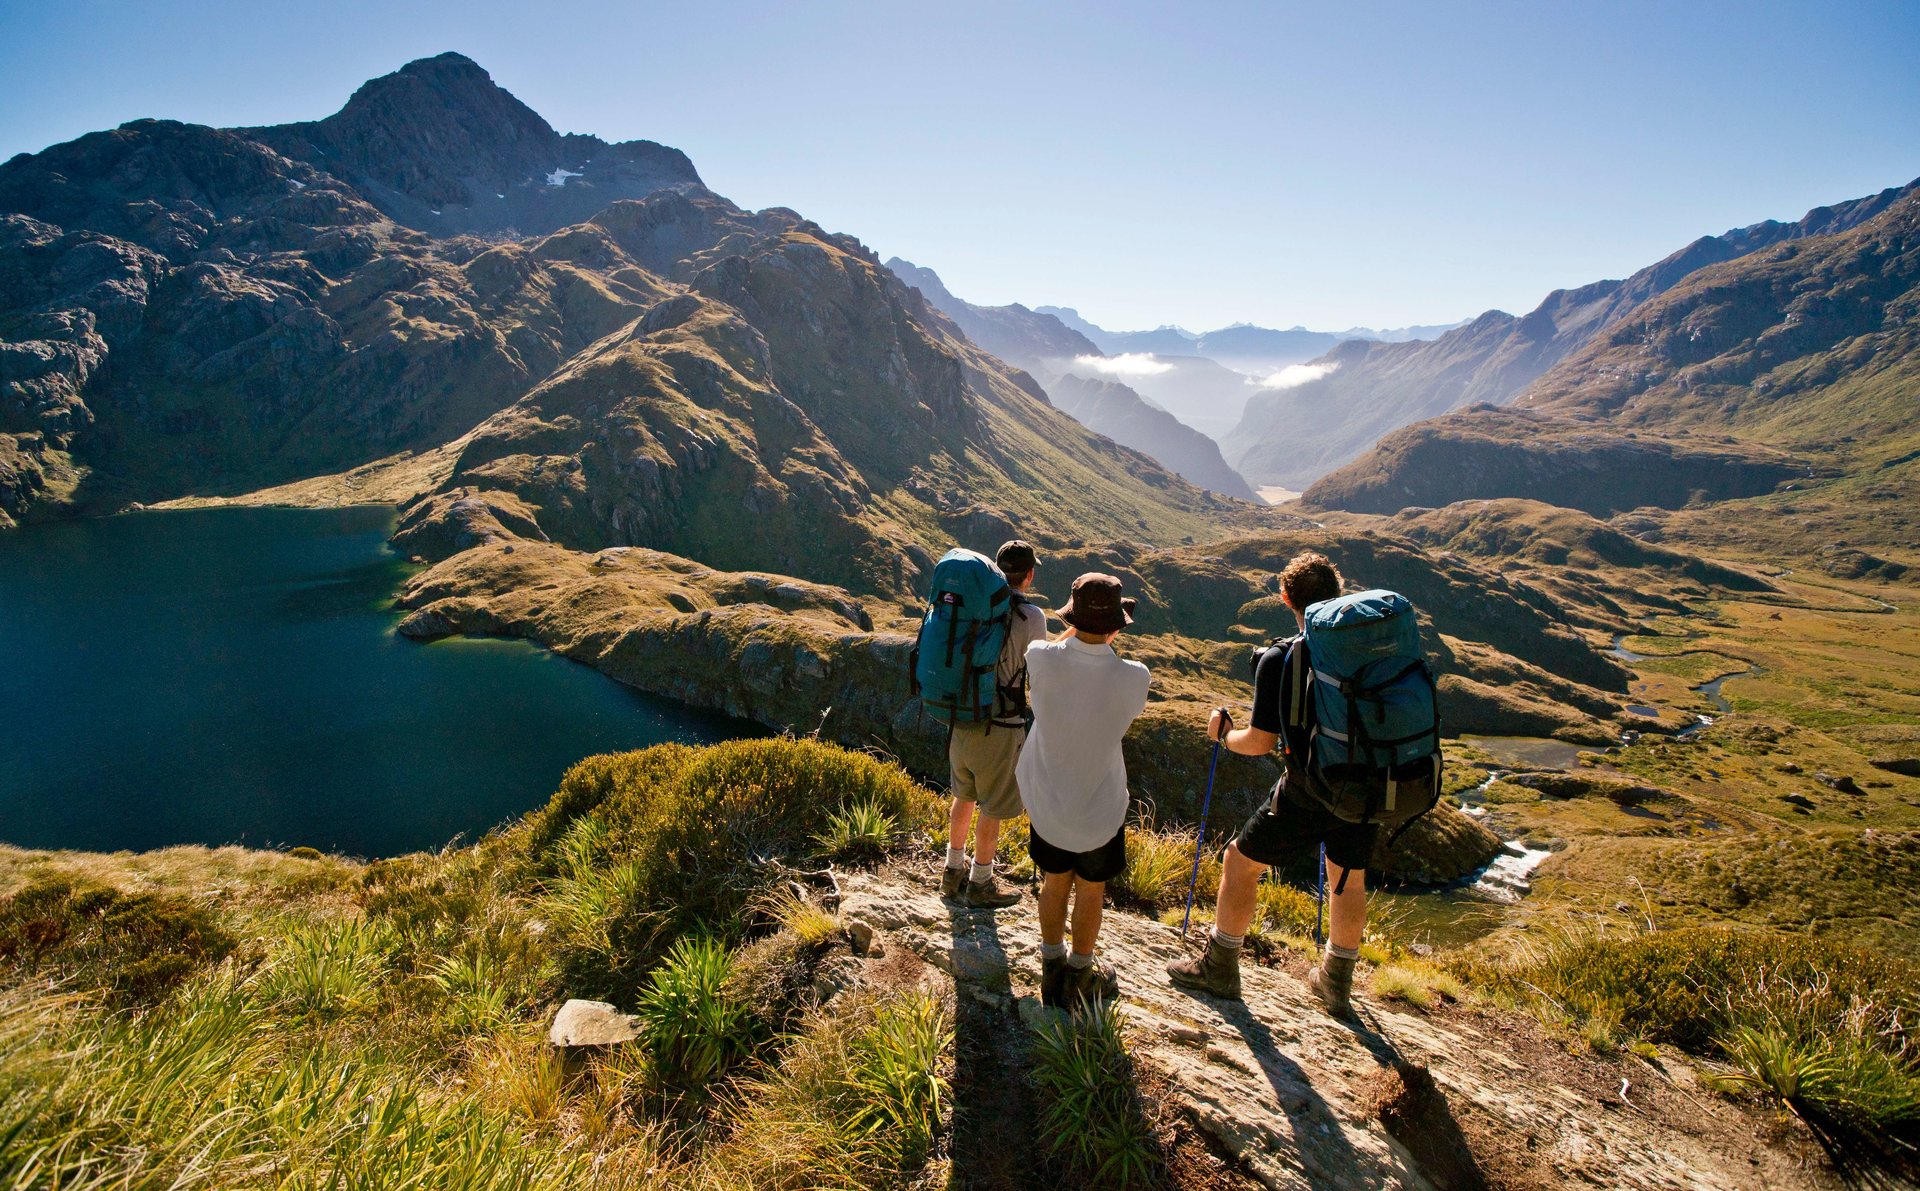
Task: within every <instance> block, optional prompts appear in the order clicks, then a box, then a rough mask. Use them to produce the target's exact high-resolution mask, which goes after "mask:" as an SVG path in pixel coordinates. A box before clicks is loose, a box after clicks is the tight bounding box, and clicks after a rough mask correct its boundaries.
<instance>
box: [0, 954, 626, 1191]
mask: <svg viewBox="0 0 1920 1191" xmlns="http://www.w3.org/2000/svg"><path fill="white" fill-rule="evenodd" d="M75 1008H76V1007H75V1006H72V1005H70V1004H69V1005H62V1004H60V1003H57V1002H55V1003H49V1002H47V1001H45V1000H43V999H35V998H31V997H27V996H24V995H22V994H20V993H18V992H15V993H13V994H10V995H9V997H8V999H7V1000H6V1001H5V1003H4V1004H0V1036H4V1038H5V1041H6V1045H4V1046H0V1180H4V1181H5V1182H6V1183H7V1185H9V1186H19V1187H29V1186H46V1187H62V1188H68V1187H74V1188H84V1187H104V1186H115V1187H122V1186H178V1187H185V1186H206V1187H239V1186H263V1185H269V1184H271V1185H280V1184H283V1183H293V1184H300V1183H305V1184H308V1185H338V1186H375V1185H378V1186H383V1187H472V1188H484V1189H492V1188H501V1189H516V1191H520V1189H524V1191H532V1189H535V1188H549V1187H551V1188H563V1187H570V1186H579V1185H582V1184H583V1183H584V1182H585V1181H586V1180H587V1179H588V1177H589V1175H590V1167H589V1164H588V1160H587V1158H586V1157H585V1156H584V1155H580V1154H570V1153H566V1152H562V1151H559V1150H556V1149H554V1148H553V1147H550V1146H540V1145H536V1144H534V1143H533V1142H531V1141H530V1140H529V1139H528V1138H527V1137H526V1136H525V1135H524V1134H523V1132H522V1131H521V1130H520V1129H519V1128H517V1127H516V1126H515V1125H514V1123H513V1122H512V1121H511V1120H510V1119H509V1118H508V1117H507V1116H505V1115H504V1114H501V1113H498V1112H496V1111H493V1110H491V1109H489V1108H488V1107H486V1106H485V1105H484V1104H483V1103H482V1101H481V1100H480V1099H479V1098H476V1097H461V1096H449V1095H445V1094H443V1093H442V1091H441V1090H440V1089H439V1088H438V1087H436V1086H435V1085H434V1084H433V1082H432V1081H431V1080H430V1079H428V1078H427V1077H425V1076H424V1075H423V1074H422V1073H421V1071H420V1069H419V1068H418V1066H413V1067H409V1066H408V1065H407V1064H405V1063H401V1062H397V1061H393V1060H392V1059H391V1058H390V1057H388V1056H383V1055H382V1054H380V1053H379V1052H377V1051H366V1050H363V1049H358V1048H355V1047H352V1046H343V1047H336V1046H335V1045H332V1044H329V1043H326V1042H319V1041H315V1036H313V1035H310V1034H305V1033H301V1032H294V1031H284V1030H280V1029H278V1028H276V1019H275V1018H274V1017H273V1015H272V1013H271V1011H270V1010H269V1009H268V1008H267V1007H266V1006H264V1005H263V1004H262V1003H261V1002H260V1001H258V1000H257V999H256V998H255V997H254V996H253V995H252V994H251V990H250V989H249V988H248V987H247V985H246V984H245V982H243V981H242V980H240V979H238V978H237V977H236V975H235V974H234V973H233V972H231V971H222V972H218V973H214V974H213V975H211V976H210V977H206V978H202V979H199V980H196V981H195V982H193V983H191V984H189V985H187V986H186V987H183V988H182V989H181V990H180V992H179V993H178V994H176V996H175V997H174V998H173V999H172V1000H171V1001H170V1002H169V1004H168V1005H167V1007H166V1008H165V1010H164V1011H150V1012H144V1013H137V1014H128V1013H104V1014H103V1013H92V1012H76V1011H75Z"/></svg>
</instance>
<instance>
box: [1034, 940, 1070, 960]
mask: <svg viewBox="0 0 1920 1191" xmlns="http://www.w3.org/2000/svg"><path fill="white" fill-rule="evenodd" d="M1040 958H1041V959H1065V958H1067V945H1066V944H1065V943H1042V944H1040Z"/></svg>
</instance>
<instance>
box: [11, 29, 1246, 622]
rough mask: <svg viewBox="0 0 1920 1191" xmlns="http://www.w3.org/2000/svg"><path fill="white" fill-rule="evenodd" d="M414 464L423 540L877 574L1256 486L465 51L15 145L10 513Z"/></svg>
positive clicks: (1155, 523) (802, 229) (1144, 521)
mask: <svg viewBox="0 0 1920 1191" xmlns="http://www.w3.org/2000/svg"><path fill="white" fill-rule="evenodd" d="M480 232H484V233H486V235H485V236H482V235H478V234H475V233H480ZM1074 350H1076V351H1077V350H1083V349H1082V348H1081V347H1080V346H1079V345H1077V344H1076V345H1074ZM1216 455H1217V453H1216ZM382 476H399V477H400V478H401V479H400V481H394V482H393V483H391V484H389V485H388V486H387V487H386V488H384V489H383V491H385V492H387V493H388V494H389V498H393V499H399V498H407V499H408V507H407V514H406V521H405V526H404V528H403V530H402V540H403V541H404V543H405V545H406V548H407V549H408V550H409V551H410V552H411V553H417V554H421V555H426V556H430V557H441V556H444V555H447V554H451V553H454V552H457V551H460V550H463V549H465V548H466V547H468V546H471V545H473V544H474V543H476V542H479V541H486V540H490V539H491V538H495V537H498V536H499V535H500V534H501V533H504V532H509V531H511V532H513V533H519V534H522V535H524V536H526V537H528V538H530V539H535V540H538V539H543V538H544V539H548V540H551V541H554V542H556V543H560V544H563V545H566V546H569V547H571V548H574V549H579V550H589V549H600V548H602V547H607V546H651V547H656V548H659V549H663V550H668V551H672V552H676V553H681V554H685V555H688V556H691V557H697V558H699V559H701V560H702V561H703V562H705V563H708V564H709V565H715V566H722V567H726V568H729V569H733V570H742V571H754V570H763V571H774V572H778V573H782V574H787V575H793V576H798V577H801V578H809V579H816V580H820V581H823V582H832V583H839V584H844V585H847V586H849V587H851V588H853V589H855V590H858V591H862V592H908V591H911V590H914V589H916V588H917V587H918V586H919V574H920V570H921V568H922V567H923V566H924V565H926V564H928V563H930V561H931V554H930V552H931V551H934V550H938V549H944V548H945V546H946V544H948V543H949V542H951V541H953V540H961V541H966V542H969V543H972V544H976V545H980V544H984V545H986V546H988V547H991V546H992V545H993V544H994V543H996V542H998V541H1001V540H1004V539H1005V538H1007V537H1010V536H1014V535H1015V534H1021V535H1025V536H1028V537H1031V538H1034V539H1035V540H1036V541H1038V542H1040V543H1041V544H1043V545H1045V546H1055V547H1058V548H1067V546H1068V544H1069V543H1079V542H1081V541H1082V540H1083V539H1086V538H1089V537H1092V538H1096V539H1098V540H1114V539H1118V538H1122V537H1125V538H1127V539H1129V540H1134V541H1142V542H1155V543H1160V544H1171V543H1175V542H1178V541H1179V540H1180V539H1182V538H1186V537H1190V536H1192V535H1194V534H1198V533H1203V532H1210V531H1217V530H1218V529H1219V526H1220V524H1221V523H1222V520H1223V519H1224V520H1225V521H1227V522H1228V523H1231V522H1232V520H1233V517H1234V516H1235V515H1236V513H1235V509H1237V508H1243V507H1244V506H1239V505H1237V503H1236V502H1228V501H1222V500H1219V499H1218V498H1215V497H1213V496H1210V495H1208V494H1206V493H1203V492H1201V491H1200V490H1198V489H1196V488H1194V487H1191V486H1189V485H1188V484H1187V483H1185V482H1183V481H1181V480H1180V479H1179V478H1178V477H1177V476H1175V475H1173V474H1171V473H1170V472H1168V471H1167V470H1165V469H1164V468H1162V467H1161V466H1160V465H1159V464H1156V463H1155V462H1154V461H1153V460H1152V459H1150V458H1148V457H1147V456H1145V455H1143V454H1139V453H1136V452H1134V451H1130V450H1128V449H1126V448H1124V447H1122V446H1118V445H1116V444H1115V443H1113V442H1112V441H1110V440H1108V439H1106V438H1103V437H1100V436H1099V435H1097V434H1095V433H1093V432H1091V431H1089V430H1087V429H1085V428H1084V427H1083V426H1082V425H1081V424H1080V423H1078V422H1076V421H1074V420H1073V419H1072V418H1070V417H1068V416H1066V415H1065V414H1063V413H1061V412H1060V411H1059V410H1057V409H1055V408H1054V407H1053V406H1052V405H1051V404H1049V402H1048V401H1047V400H1046V398H1045V395H1044V394H1043V393H1042V392H1041V391H1040V389H1039V387H1038V386H1037V385H1036V384H1035V383H1034V382H1033V380H1032V379H1031V378H1029V377H1027V376H1026V375H1024V374H1023V373H1020V372H1018V371H1016V370H1014V369H1012V368H1010V367H1008V366H1007V365H1005V364H1003V363H1002V362H1001V361H1000V360H999V359H997V358H996V357H995V356H994V355H991V354H989V353H988V352H987V351H985V350H982V349H981V348H980V347H978V346H976V345H975V344H974V343H973V342H970V341H969V340H968V338H967V337H966V336H965V335H963V334H962V333H961V331H960V330H959V328H958V327H956V326H955V325H954V323H953V322H952V321H951V320H950V319H949V318H948V316H947V315H945V314H942V313H941V312H940V311H939V310H937V309H936V308H934V307H933V306H930V305H929V304H928V303H927V302H926V301H925V300H923V299H922V298H921V296H920V295H919V294H918V293H916V292H915V291H914V290H913V289H912V288H910V287H908V286H907V285H906V284H904V283H903V282H901V281H900V280H899V279H898V278H896V277H895V276H894V275H893V274H892V273H891V272H889V271H888V270H886V269H884V268H882V267H881V265H880V262H879V260H878V259H877V258H876V257H875V256H874V255H873V254H872V253H871V252H870V251H869V250H867V249H866V248H865V247H864V246H863V245H861V244H860V243H859V242H858V241H856V240H854V239H853V238H852V237H850V236H844V235H836V234H832V233H829V232H827V231H825V230H824V229H822V228H820V227H819V226H818V225H816V224H813V223H811V222H809V221H807V220H806V219H804V218H802V217H801V216H799V215H797V214H795V213H794V212H792V211H788V210H784V209H779V208H775V209H771V210H767V211H761V212H749V211H744V210H742V209H740V208H738V207H736V206H734V205H733V204H732V203H729V202H728V201H727V200H725V199H723V198H721V197H720V196H718V195H714V194H712V193H710V192H708V191H706V190H705V189H703V188H702V187H701V186H700V183H699V176H698V174H697V173H695V171H694V170H693V167H692V165H691V164H690V163H689V162H688V161H687V159H686V158H685V157H684V156H683V155H682V154H680V153H679V152H678V151H676V150H672V149H667V148H664V147H662V146H659V145H655V144H652V143H651V142H646V141H631V142H624V143H621V144H608V143H606V142H603V141H600V140H598V139H596V138H591V137H579V136H561V135H559V134H557V133H555V132H554V131H553V129H552V128H551V127H550V126H549V125H547V124H546V122H545V121H544V120H542V119H540V117H539V116H537V115H536V114H535V113H533V112H532V111H531V110H530V109H528V108H527V107H526V106H525V105H523V104H521V103H520V102H519V101H518V100H516V99H514V98H513V97H512V96H511V95H509V94H508V93H507V92H505V91H504V90H501V89H500V88H499V87H497V86H496V85H494V83H493V82H492V81H491V79H489V78H488V76H487V74H486V72H485V71H483V70H481V69H480V67H478V66H477V65H475V64H474V63H472V62H471V61H469V60H467V59H465V58H462V57H460V56H459V55H455V54H446V55H441V56H439V57H436V58H431V59H426V60H423V61H419V62H413V63H409V64H408V65H407V66H405V67H403V68H402V69H400V70H399V71H397V72H396V73H394V74H391V75H388V76H385V77H383V78H379V79H375V80H373V81H372V82H370V83H368V84H366V85H365V86H364V87H362V88H360V90H359V91H357V92H355V94H354V96H353V98H352V99H351V100H349V101H348V103H347V105H346V106H345V107H344V108H343V109H342V110H341V111H340V112H339V113H337V114H335V115H333V116H330V117H328V118H326V119H323V120H318V121H314V122H311V123H305V124H294V125H280V126H276V127H266V128H241V129H217V128H209V127H205V126H202V125H194V124H183V123H179V122H176V121H167V120H139V121H135V122H133V123H130V124H126V125H123V126H121V127H120V128H118V129H115V130H112V131H108V132H96V133H91V134H88V135H86V136H83V137H80V138H78V139H76V140H74V141H70V142H67V143H65V144H60V145H55V146H52V147H51V148H49V149H47V150H45V151H43V152H41V153H37V154H22V155H20V156H17V157H15V158H13V159H12V160H10V161H8V162H6V163H5V164H4V165H0V524H6V523H9V522H11V521H15V520H23V519H35V518H49V517H57V516H62V515H69V514H72V513H76V512H97V511H109V510H112V509H114V508H117V507H120V506H122V505H124V504H126V503H128V502H145V503H152V502H155V501H161V500H166V499H170V498H177V497H184V496H192V495H198V496H213V495H222V494H228V495H238V494H244V493H250V492H254V491H256V490H259V489H262V488H266V487H269V486H273V485H282V484H287V483H291V482H296V481H298V482H307V481H316V482H317V480H318V479H319V478H328V477H330V479H328V482H330V483H333V484H335V485H336V486H337V488H338V490H339V492H340V493H342V494H343V495H349V496H350V494H352V493H355V492H358V491H360V489H361V486H362V485H364V484H366V483H368V482H370V477H382ZM401 481H404V482H401ZM382 482H383V483H385V481H382Z"/></svg>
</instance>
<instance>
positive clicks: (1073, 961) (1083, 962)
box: [1067, 951, 1093, 968]
mask: <svg viewBox="0 0 1920 1191" xmlns="http://www.w3.org/2000/svg"><path fill="white" fill-rule="evenodd" d="M1067 966H1068V967H1069V968H1086V967H1091V966H1093V952H1091V951H1089V952H1087V953H1086V954H1085V955H1082V954H1080V953H1079V952H1078V951H1075V952H1073V953H1071V954H1069V955H1068V956H1067Z"/></svg>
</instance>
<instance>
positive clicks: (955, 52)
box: [0, 0, 1920, 329]
mask: <svg viewBox="0 0 1920 1191" xmlns="http://www.w3.org/2000/svg"><path fill="white" fill-rule="evenodd" d="M448 49H453V50H459V51H461V52H462V53H465V54H467V55H469V56H471V57H472V58H474V59H475V60H476V61H478V62H479V63H480V64H481V65H482V66H484V67H486V68H487V69H488V70H489V71H491V72H492V74H493V77H494V79H495V80H496V81H497V82H499V83H500V84H501V85H503V86H505V87H506V88H508V89H509V90H511V91H512V92H513V93H514V94H516V95H518V96H519V97H520V98H521V99H522V100H524V101H526V102H527V103H528V104H529V105H531V106H532V107H533V108H534V109H535V110H537V111H539V112H540V113H541V114H542V115H544V116H546V117H547V119H548V120H549V121H551V122H552V123H553V124H554V125H555V126H556V127H558V128H560V129H561V130H562V131H577V132H592V133H597V134H599V135H601V136H604V137H607V138H609V139H629V138H634V137H645V138H650V139H653V140H658V141H663V142H665V143H667V144H670V145H674V146H676V147H678V148H681V149H684V150H685V151H686V152H687V153H688V154H689V155H690V156H691V157H692V158H693V161H694V164H695V165H696V166H697V167H698V168H699V169H700V171H701V174H702V175H703V176H704V177H705V178H706V180H707V183H708V185H710V186H712V187H713V188H714V189H715V190H717V191H719V192H721V193H722V194H725V195H727V196H729V197H730V198H732V199H734V200H735V201H736V202H739V203H742V204H744V205H747V206H753V207H761V206H772V205H781V206H789V207H793V208H795V209H797V210H799V211H801V212H802V213H804V214H806V215H807V216H809V217H811V218H813V219H816V220H818V221H819V222H820V223H822V224H824V225H826V226H827V227H829V228H832V229H834V230H836V231H847V232H852V233H853V234H855V235H857V236H859V237H860V238H861V239H863V240H865V241H866V242H867V243H868V244H870V245H872V246H873V247H874V248H875V249H876V250H877V251H879V252H880V253H881V254H882V255H883V256H885V255H891V254H899V255H901V256H904V257H907V258H909V259H912V260H914V261H916V262H918V263H920V264H923V265H929V266H931V267H933V268H935V269H937V270H938V271H939V272H940V273H941V275H942V276H943V277H944V278H945V279H946V280H947V282H948V284H949V285H950V286H951V288H952V289H953V290H954V292H956V293H958V294H960V295H961V296H962V297H965V298H968V299H970V300H972V301H976V302H989V303H998V302H1010V301H1021V302H1025V303H1027V304H1029V305H1040V304H1046V303H1055V304H1060V305H1068V306H1077V307H1078V308H1079V309H1080V310H1081V312H1082V313H1084V314H1085V315H1087V316H1088V317H1090V318H1092V319H1093V320H1094V321H1095V322H1098V323H1100V324H1102V325H1105V326H1108V327H1112V328H1116V329H1129V328H1135V327H1146V326H1153V325H1156V324H1159V323H1163V322H1177V323H1180V324H1182V325H1185V326H1188V327H1192V328H1196V329H1205V328H1209V327H1213V326H1218V325H1221V324H1224V323H1228V322H1235V321H1249V322H1259V323H1264V324H1267V325H1274V326H1283V327H1284V326H1291V325H1293V324H1295V323H1305V324H1307V325H1309V326H1313V327H1318V328H1327V329H1338V328H1344V327H1347V326H1350V325H1354V324H1370V325H1374V326H1392V325H1400V324H1405V323H1411V322H1439V321H1450V320H1453V319H1457V318H1462V317H1465V316H1468V315H1471V314H1475V313H1478V312H1479V311H1481V310H1483V309H1486V308H1489V307H1501V308H1504V309H1507V310H1512V311H1522V310H1526V309H1528V308H1531V307H1532V306H1533V305H1534V304H1535V303H1536V302H1538V301H1539V299H1540V298H1541V297H1542V296H1543V295H1544V294H1545V293H1546V292H1547V291H1548V290H1550V289H1553V288H1555V287H1557V286H1563V285H1575V284H1580V283H1583V282H1586V281H1591V280H1595V279H1598V278H1602V277H1618V276H1623V275H1625V274H1626V273H1628V272H1631V271H1632V270H1633V269H1635V268H1637V267H1639V266H1641V265H1643V264H1647V263H1650V262H1651V261H1653V260H1655V259H1657V258H1659V257H1661V256H1663V255H1665V254H1666V253H1667V252H1669V251H1671V250H1673V249H1674V248H1677V247H1679V246H1681V245H1682V244H1684V243H1686V242H1687V241H1689V240H1691V239H1693V238H1694V237H1695V236H1698V235H1701V234H1704V233H1712V232H1718V231H1723V230H1725V229H1726V228H1728V227H1732V226H1736V225H1741V224H1746V223H1751V222H1754V221H1756V220H1759V219H1764V218H1770V217H1771V218H1786V219H1791V218H1797V217H1798V216H1799V215H1800V214H1802V213H1803V212H1804V211H1805V210H1806V209H1807V208H1809V207H1811V206H1815V205H1818V204H1821V203H1827V202H1832V201H1835V200H1838V199H1843V198H1849V197H1853V196H1857V195H1860V194H1865V193H1868V192H1871V191H1874V190H1878V189H1880V188H1882V187H1886V186H1890V185H1894V184H1897V183H1902V182H1906V181H1909V180H1911V179H1912V178H1914V177H1915V176H1916V175H1920V3H1916V2H1915V0H1893V2H1884V3H1867V2H1861V3H1849V2H1844V0H1828V2H1825V3H1764V2H1754V3H1739V4H1733V3H1721V2H1703V0H1671V2H1668V3H1616V2H1611V0H1608V2H1604V3H1603V2H1600V0H1591V2H1589V3H1585V4H1574V3H1563V2H1559V0H1545V2H1526V3H1506V4H1494V3H1479V4H1474V3H1457V2H1454V0H1446V2H1436V0H1424V2H1420V3H1369V2H1366V0H1351V2H1334V0H1327V2H1324V3H1318V4H1311V5H1307V4H1292V3H1268V4H1232V3H1201V4H1193V5H1180V6H1174V5H1148V4H1134V3H1118V2H1115V3H1104V4H1052V5H1042V4H1032V3H1028V4H1015V3H998V2H988V0H971V2H969V3H965V4H939V5H934V4H920V3H830V2H820V3H795V2H793V0H787V2H784V3H777V4H776V3H763V4H745V3H727V2H717V0H698V2H692V0H678V2H676V3H674V4H670V5H667V4H653V3H605V4H582V3H542V4H503V3H492V2H488V0H473V2H470V3H463V4H424V3H404V2H389V3H381V4H368V3H361V2H358V0H343V2H336V3H329V4H287V3H278V2H274V0H250V2H246V3H238V2H232V0H224V2H202V3H192V2H188V3H164V4H163V3H139V4H133V3H125V4H101V3H93V2H88V0H63V2H61V3H47V2H45V0H33V2H31V3H29V2H25V0H0V156H10V155H12V154H13V153H15V152H20V151H32V150H38V149H40V148H42V147H44V146H46V145H48V144H51V143H53V142H56V141H60V140H65V139H68V138H70V137H73V136H77V135H79V134H81V133H83V132H87V131H90V130H93V129H96V128H106V127H111V126H113V125H115V124H118V123H120V122H122V121H125V120H128V119H132V118H135V117H140V116H168V117H174V118H178V119H183V120H194V121H200V122H204V123H209V124H239V123H249V124H257V123H270V122H278V121H284V120H295V119H306V118H313V117H317V116H322V115H325V114H327V113H329V112H332V111H334V110H335V109H337V108H338V107H339V106H340V104H341V103H342V102H343V101H344V100H345V98H346V97H347V95H348V94H349V93H350V92H351V91H352V90H353V88H354V87H355V86H356V85H357V84H359V83H360V82H361V81H363V80H364V79H366V78H368V77H371V76H373V75H376V74H382V73H385V72H387V71H390V70H392V69H394V68H395V67H397V66H399V65H400V64H401V63H403V62H405V61H407V60H409V59H411V58H416V57H421V56H425V55H429V54H434V53H438V52H440V51H443V50H448Z"/></svg>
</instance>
